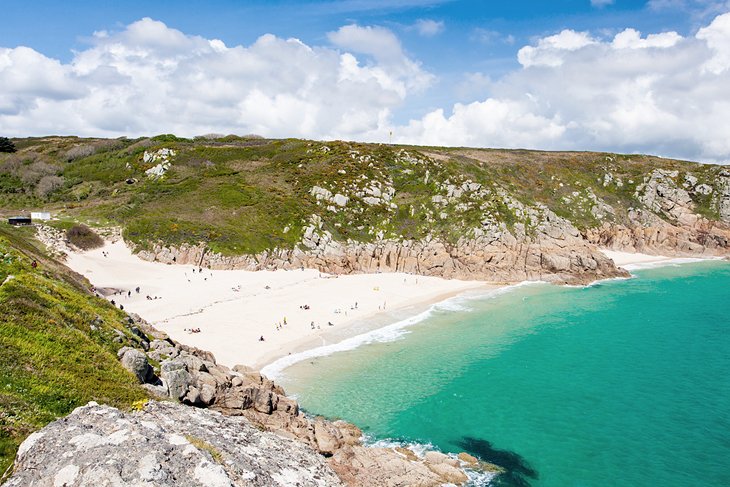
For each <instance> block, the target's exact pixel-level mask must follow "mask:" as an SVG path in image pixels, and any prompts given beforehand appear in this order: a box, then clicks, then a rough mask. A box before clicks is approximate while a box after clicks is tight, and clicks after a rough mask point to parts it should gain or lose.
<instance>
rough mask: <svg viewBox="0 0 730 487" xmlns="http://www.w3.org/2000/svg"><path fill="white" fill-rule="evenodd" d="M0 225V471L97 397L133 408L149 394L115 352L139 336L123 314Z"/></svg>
mask: <svg viewBox="0 0 730 487" xmlns="http://www.w3.org/2000/svg"><path fill="white" fill-rule="evenodd" d="M30 231H31V229H27V228H10V227H8V226H7V225H5V224H2V225H0V283H2V284H1V285H0V472H5V471H6V469H7V468H8V467H9V466H10V465H11V464H12V461H13V459H14V457H15V452H16V451H17V448H18V445H19V444H20V443H21V442H22V440H23V439H25V437H26V436H27V435H28V434H30V433H31V432H33V431H34V430H36V429H39V428H41V427H43V426H44V425H45V424H47V423H48V422H50V421H53V420H54V419H56V418H58V417H61V416H64V415H66V414H68V413H69V412H71V411H72V410H73V409H74V408H76V407H78V406H81V405H83V404H85V403H87V402H88V401H90V400H96V401H99V402H101V403H106V404H111V405H114V406H117V407H122V408H128V407H130V406H131V405H132V404H133V403H134V402H135V401H139V400H142V399H144V398H145V397H146V394H145V392H144V390H143V389H142V388H141V387H140V386H139V385H138V384H137V381H136V379H135V378H134V377H133V376H132V375H131V374H130V373H128V372H127V371H126V370H124V368H122V366H121V365H120V364H119V362H118V360H117V357H116V351H117V350H118V349H119V348H120V347H121V346H122V345H123V344H131V343H133V342H134V341H135V339H136V338H135V336H134V335H133V334H132V333H131V332H129V331H128V330H127V329H126V327H125V326H124V324H123V323H124V321H123V320H124V318H125V316H124V314H123V313H122V312H121V311H119V310H117V309H115V308H114V307H112V306H111V305H109V304H108V303H107V302H106V301H105V300H104V299H102V298H97V297H94V296H93V295H92V294H91V293H90V292H89V290H88V289H89V283H88V282H87V281H86V280H85V279H84V278H83V277H82V276H80V275H78V274H75V273H74V272H72V271H71V270H69V269H68V268H66V267H64V266H63V265H61V264H59V263H58V262H56V261H54V260H53V259H51V258H50V257H48V256H47V255H46V254H45V253H44V252H43V250H42V249H40V248H39V247H37V244H34V243H33V241H32V240H31V239H30V238H29V237H30V235H31V234H30Z"/></svg>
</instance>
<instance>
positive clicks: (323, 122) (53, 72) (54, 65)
mask: <svg viewBox="0 0 730 487" xmlns="http://www.w3.org/2000/svg"><path fill="white" fill-rule="evenodd" d="M328 39H329V41H330V42H331V43H332V44H333V46H334V47H322V46H310V45H307V44H304V43H302V42H301V41H299V40H297V39H282V38H280V37H276V36H274V35H264V36H261V37H260V38H259V39H257V40H256V41H255V42H254V43H253V44H251V45H248V46H240V45H239V46H227V45H225V43H223V42H222V41H220V40H216V39H206V38H203V37H199V36H190V35H186V34H184V33H182V32H180V31H177V30H175V29H171V28H169V27H167V26H166V25H165V24H163V23H161V22H156V21H154V20H151V19H142V20H140V21H138V22H135V23H133V24H130V25H129V26H127V27H126V28H125V29H123V30H122V31H120V32H99V33H96V34H95V35H94V37H93V38H92V44H91V45H90V47H89V48H87V49H86V50H83V51H81V52H78V53H75V55H74V57H73V59H72V60H71V62H69V63H61V62H59V61H58V60H55V59H51V58H48V57H46V56H44V55H42V54H40V53H38V52H36V51H34V50H32V49H30V48H27V47H16V48H12V49H8V48H0V87H2V89H0V133H2V134H3V135H11V136H12V135H45V134H51V133H53V134H78V135H102V136H103V135H106V136H118V135H131V136H134V135H143V134H157V133H166V132H172V133H177V134H179V135H183V136H191V135H196V134H202V133H211V132H217V133H239V134H245V133H252V132H253V133H259V134H261V135H265V136H272V137H290V136H294V137H307V138H317V139H320V138H344V139H355V140H369V141H387V140H388V138H389V137H388V134H389V132H390V131H391V130H392V131H393V140H394V141H397V142H403V143H419V144H441V145H471V146H480V147H490V146H491V147H495V146H498V147H527V148H543V149H560V150H565V149H574V150H588V149H591V150H610V151H622V152H644V153H656V154H660V155H665V156H673V157H684V158H688V159H701V160H708V161H713V160H716V161H725V162H730V160H729V159H730V137H728V134H730V117H728V115H727V114H728V113H730V13H727V14H723V15H719V16H717V17H716V18H714V19H713V20H712V21H711V22H706V23H705V25H704V26H703V27H702V28H700V29H699V30H698V31H697V33H696V34H695V35H693V36H687V37H683V36H681V35H679V34H677V33H675V32H661V33H649V34H648V35H642V34H641V33H639V32H638V31H636V30H634V29H626V30H624V31H622V32H620V33H618V34H616V35H615V36H613V37H611V38H602V37H601V36H599V35H597V34H593V33H589V32H576V31H573V30H569V29H566V30H564V31H562V32H559V33H557V34H555V35H551V36H546V37H544V38H540V39H536V40H535V41H534V42H533V43H531V45H529V46H525V47H523V48H522V49H520V50H519V52H518V55H517V58H518V61H519V62H520V68H519V69H516V70H515V71H513V72H511V73H509V74H508V75H506V76H504V77H502V78H501V79H493V78H491V77H489V76H488V75H485V74H481V73H474V72H470V73H469V74H468V75H467V77H466V78H465V82H464V83H463V84H458V83H455V84H454V87H455V89H456V90H458V91H459V92H461V93H462V94H463V93H467V94H468V95H469V96H468V98H469V99H475V98H474V97H476V96H478V95H477V94H478V93H481V95H480V97H479V98H478V99H479V100H480V101H476V102H473V103H463V104H455V105H453V107H452V108H451V109H450V110H448V109H445V108H438V107H437V108H434V109H432V110H430V112H429V113H426V114H425V115H423V116H421V117H417V118H416V119H414V120H412V121H410V122H409V123H406V124H403V125H400V126H399V125H396V124H394V123H393V114H394V110H396V109H398V107H399V106H401V105H403V104H404V103H406V102H407V101H408V100H409V97H411V96H412V95H413V94H414V93H417V92H421V93H423V90H425V89H426V88H428V87H429V86H431V83H432V82H433V80H434V76H433V75H432V74H430V73H428V72H426V71H424V69H423V68H422V67H421V65H420V64H419V63H418V62H417V61H416V60H414V59H412V58H411V57H410V56H409V55H408V54H407V53H406V52H405V50H404V49H403V47H402V45H401V43H400V41H399V39H398V38H397V37H396V36H395V35H394V34H393V33H392V32H391V31H390V30H388V29H385V28H382V27H367V26H359V25H348V26H344V27H342V28H340V29H338V30H337V31H335V32H332V33H330V34H329V35H328ZM484 93H489V97H487V98H486V99H484V97H485V95H484ZM427 95H428V93H426V96H427Z"/></svg>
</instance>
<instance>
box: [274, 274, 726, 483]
mask: <svg viewBox="0 0 730 487" xmlns="http://www.w3.org/2000/svg"><path fill="white" fill-rule="evenodd" d="M636 274H637V275H638V278H636V279H630V280H617V281H606V282H603V283H600V284H598V285H595V286H592V287H588V288H566V287H556V286H549V285H535V286H526V287H521V288H517V289H515V290H514V291H512V292H510V293H508V294H504V295H502V296H498V297H494V298H490V299H479V300H469V301H466V302H463V303H462V306H463V309H461V310H449V311H444V310H441V311H438V310H437V311H434V312H433V313H432V315H431V316H430V317H429V318H428V319H426V320H425V321H423V322H421V323H418V324H417V325H414V326H412V327H411V328H409V333H407V334H406V335H405V336H404V337H402V338H401V339H399V340H396V341H393V342H388V343H375V344H369V345H366V346H363V347H361V348H358V349H356V350H353V351H349V352H345V353H337V354H333V355H330V356H327V357H322V358H317V359H310V360H307V361H305V362H301V363H299V364H297V365H295V366H294V367H291V368H289V369H287V371H286V377H285V378H284V379H283V382H284V386H285V388H286V389H287V391H288V392H290V393H294V394H296V395H297V396H298V398H299V400H300V402H301V404H302V406H303V408H304V409H305V410H307V411H309V412H312V413H316V414H322V415H325V416H329V417H333V418H344V419H347V420H349V421H351V422H354V423H355V424H357V425H358V426H360V427H362V428H363V430H364V431H365V432H366V433H367V434H368V435H370V436H372V437H373V438H374V439H385V438H391V439H399V440H403V441H417V442H422V443H431V444H432V445H434V446H435V447H437V448H440V449H441V450H443V451H448V452H459V451H468V452H470V453H472V454H475V455H478V456H480V457H481V458H482V459H484V460H488V461H491V462H494V463H497V464H500V465H502V466H504V467H506V468H508V469H510V473H509V474H508V475H505V476H502V477H501V478H500V479H499V481H498V482H499V485H532V486H556V487H557V486H559V487H566V486H608V485H628V486H670V487H671V486H688V485H691V486H698V485H701V486H730V265H729V264H727V263H723V262H703V263H697V264H684V265H681V266H672V267H663V268H657V269H649V270H642V271H637V272H636Z"/></svg>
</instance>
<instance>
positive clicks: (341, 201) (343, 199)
mask: <svg viewBox="0 0 730 487" xmlns="http://www.w3.org/2000/svg"><path fill="white" fill-rule="evenodd" d="M348 201H350V198H348V197H347V196H345V195H342V194H339V193H337V194H336V195H335V196H334V198H332V202H333V203H334V204H336V205H337V206H346V205H347V202H348Z"/></svg>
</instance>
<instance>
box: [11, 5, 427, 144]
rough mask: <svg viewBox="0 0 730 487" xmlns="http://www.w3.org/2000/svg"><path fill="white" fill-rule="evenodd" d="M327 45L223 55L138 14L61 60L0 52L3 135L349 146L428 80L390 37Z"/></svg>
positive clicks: (237, 49)
mask: <svg viewBox="0 0 730 487" xmlns="http://www.w3.org/2000/svg"><path fill="white" fill-rule="evenodd" d="M330 37H331V39H332V40H333V42H335V43H336V44H337V45H339V46H340V47H341V48H342V49H344V51H342V52H341V51H339V50H337V49H332V48H327V47H312V46H308V45H306V44H304V43H302V42H300V41H299V40H297V39H282V38H279V37H276V36H273V35H264V36H261V37H260V38H259V39H258V40H256V42H254V43H253V44H252V45H250V46H231V47H228V46H226V45H225V44H224V43H223V42H222V41H220V40H216V39H206V38H203V37H199V36H190V35H186V34H184V33H182V32H180V31H178V30H175V29H172V28H170V27H168V26H166V25H165V24H163V23H162V22H158V21H154V20H151V19H148V18H145V19H142V20H139V21H137V22H134V23H132V24H130V25H129V26H127V27H126V28H125V29H123V30H122V31H120V32H116V33H114V32H112V33H110V32H99V33H96V34H95V35H94V37H93V38H92V41H91V42H92V45H91V46H90V47H89V48H88V49H86V50H83V51H81V52H78V53H75V56H74V58H73V59H72V61H71V62H70V63H68V64H62V63H60V62H59V61H57V60H55V59H51V58H48V57H45V56H43V55H42V54H40V53H38V52H36V51H34V50H32V49H30V48H26V47H16V48H14V49H0V86H2V89H1V90H0V132H2V133H3V134H4V135H6V134H7V135H38V134H51V133H53V134H64V133H65V134H79V135H107V136H117V135H141V134H155V133H164V132H173V133H177V134H180V135H186V136H190V135H195V134H201V133H209V132H218V133H231V132H233V133H239V134H240V133H251V132H255V133H259V134H262V135H266V136H279V137H288V136H300V137H312V138H321V137H343V138H344V137H350V138H356V137H358V136H359V135H360V134H362V133H364V132H367V131H371V130H374V129H375V128H377V127H378V126H379V124H382V123H384V120H386V119H387V117H388V116H389V114H390V112H391V110H392V109H393V108H395V107H397V106H399V105H400V104H402V103H403V101H404V100H405V98H406V97H407V96H408V94H409V93H410V92H412V91H415V90H419V89H424V88H425V87H426V86H428V84H429V83H430V82H431V80H432V78H433V76H432V75H430V74H429V73H427V72H425V71H424V70H423V69H421V67H420V65H419V64H418V63H417V62H415V61H413V60H412V59H410V58H409V57H408V56H407V55H406V54H405V53H404V52H403V49H402V48H401V46H400V42H399V41H398V39H397V38H396V37H395V36H394V35H393V34H392V33H391V32H390V31H388V30H387V29H384V28H370V27H359V26H347V27H344V28H342V29H340V30H339V31H337V32H336V33H333V34H332V35H331V36H330ZM347 50H349V51H350V52H347ZM359 54H365V56H362V57H360V56H359Z"/></svg>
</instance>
